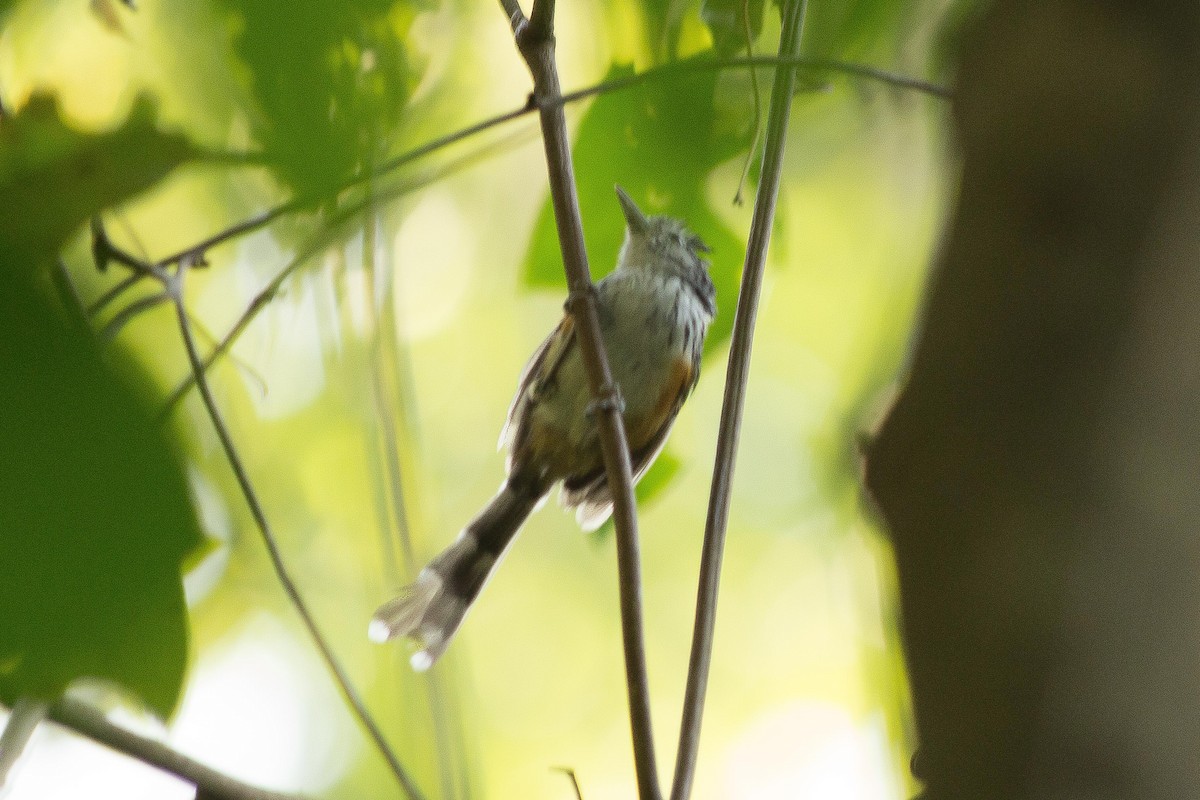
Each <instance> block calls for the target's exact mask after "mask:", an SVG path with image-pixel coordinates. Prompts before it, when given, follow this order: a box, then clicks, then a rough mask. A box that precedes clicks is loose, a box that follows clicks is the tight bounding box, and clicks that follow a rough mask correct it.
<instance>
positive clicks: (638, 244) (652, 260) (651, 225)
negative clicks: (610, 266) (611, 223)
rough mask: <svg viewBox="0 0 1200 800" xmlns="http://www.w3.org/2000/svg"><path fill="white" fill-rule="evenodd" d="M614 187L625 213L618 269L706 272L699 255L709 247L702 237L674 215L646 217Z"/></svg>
mask: <svg viewBox="0 0 1200 800" xmlns="http://www.w3.org/2000/svg"><path fill="white" fill-rule="evenodd" d="M616 189H617V199H618V200H620V201H621V211H623V212H624V214H625V243H624V244H623V245H621V257H620V260H619V262H618V263H619V266H620V267H621V268H624V269H651V270H663V271H665V272H685V273H686V272H689V271H691V270H695V269H700V270H705V271H707V269H708V261H707V260H705V259H704V258H703V257H702V254H704V253H707V252H709V248H708V245H706V244H705V243H704V240H703V239H701V238H700V237H699V236H697V235H696V234H694V233H692V232H691V231H690V230H688V227H687V226H686V225H684V224H683V222H682V221H681V220H678V219H675V218H674V217H660V216H654V217H650V216H646V215H645V214H643V213H642V210H641V209H640V208H638V207H637V204H636V203H634V202H633V198H631V197H630V196H629V195H628V193H626V191H625V190H624V189H622V188H621V187H620V186H618V187H616Z"/></svg>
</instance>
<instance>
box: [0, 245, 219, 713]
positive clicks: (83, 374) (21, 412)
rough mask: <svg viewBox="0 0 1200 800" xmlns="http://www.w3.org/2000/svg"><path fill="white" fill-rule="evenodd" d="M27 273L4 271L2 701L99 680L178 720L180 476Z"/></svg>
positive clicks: (130, 399) (182, 632)
mask: <svg viewBox="0 0 1200 800" xmlns="http://www.w3.org/2000/svg"><path fill="white" fill-rule="evenodd" d="M0 258H2V257H0ZM18 272H19V271H18V270H12V269H0V417H2V418H3V420H4V424H3V425H0V453H2V454H3V457H0V701H3V702H4V703H7V704H11V703H12V702H13V701H14V700H16V699H17V698H18V697H26V696H33V697H39V698H45V699H50V698H53V697H55V696H57V695H58V694H59V693H61V692H62V690H63V688H64V687H65V686H66V685H67V684H68V683H70V682H71V681H72V680H74V679H76V678H81V677H92V678H102V679H107V680H110V681H113V682H115V683H117V684H120V685H121V686H123V687H125V688H127V689H129V690H131V691H133V692H135V693H136V694H137V695H138V696H139V697H141V698H142V699H143V700H144V701H145V702H146V703H148V704H149V705H150V706H151V707H152V708H153V709H154V710H155V711H157V712H158V713H159V714H162V715H164V716H165V715H168V714H169V713H170V712H171V710H172V709H173V708H174V707H175V704H176V701H177V699H178V697H179V692H180V688H181V686H182V681H183V675H184V668H185V666H186V662H187V619H186V613H185V608H184V601H183V587H182V584H181V581H180V569H181V564H182V562H183V560H184V558H185V557H186V556H187V555H188V554H189V553H191V552H192V551H193V550H195V549H196V548H197V546H198V545H199V544H200V543H201V536H200V532H199V528H198V524H197V522H196V519H195V515H194V513H193V511H192V506H191V504H190V502H189V499H188V492H187V486H186V483H185V481H184V477H183V470H182V468H181V465H180V463H179V461H178V459H177V458H175V457H174V455H173V453H172V452H171V450H170V449H169V448H168V447H167V445H166V443H165V442H164V441H163V439H162V437H161V436H160V435H159V432H158V426H157V425H156V423H155V422H154V420H153V417H152V415H151V414H150V413H148V411H147V409H146V408H145V406H144V404H143V403H142V402H141V398H140V397H139V395H138V394H137V393H135V392H134V391H132V390H131V389H130V388H129V387H128V386H127V385H125V384H124V383H123V382H121V381H120V380H118V379H117V378H116V377H114V375H113V374H112V372H111V370H110V369H108V367H107V365H106V364H105V363H104V362H103V361H102V360H101V358H100V355H99V353H97V352H96V351H95V349H94V348H93V347H92V342H91V339H90V337H89V336H88V335H87V334H86V333H84V332H83V331H82V330H80V329H79V328H69V327H67V326H66V325H64V324H63V323H62V322H61V320H60V318H59V317H58V315H56V314H55V313H54V311H53V309H52V308H51V307H50V306H49V304H48V303H46V302H45V300H44V298H42V297H41V296H39V294H38V293H37V292H36V291H35V290H34V289H33V288H32V286H31V285H30V284H29V282H28V281H26V280H24V279H23V276H20V275H19V274H18Z"/></svg>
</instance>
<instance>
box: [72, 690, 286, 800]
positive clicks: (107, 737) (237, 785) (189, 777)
mask: <svg viewBox="0 0 1200 800" xmlns="http://www.w3.org/2000/svg"><path fill="white" fill-rule="evenodd" d="M50 719H51V720H53V721H54V722H57V723H58V724H59V725H62V726H63V727H65V728H68V729H70V730H72V731H74V732H75V733H78V734H80V735H81V736H85V737H87V738H88V739H91V740H92V741H94V742H98V743H99V744H102V745H104V746H105V747H107V748H109V749H111V750H115V751H117V752H118V753H121V754H123V755H127V756H130V757H131V758H136V759H137V760H138V761H141V762H143V763H145V764H149V765H150V766H152V767H156V768H158V769H160V770H162V771H163V772H169V773H170V774H172V775H174V776H175V777H177V778H180V779H181V780H185V781H187V782H188V783H190V784H192V785H194V786H195V787H196V790H197V793H204V794H207V795H208V796H209V797H214V798H221V800H299V796H298V795H294V794H285V793H282V792H273V791H270V790H267V789H260V788H258V787H257V786H251V785H249V784H246V783H242V782H241V781H239V780H236V779H234V778H231V777H229V776H228V775H225V774H224V773H221V772H217V771H216V770H215V769H213V768H212V767H208V766H205V765H204V764H201V763H200V762H198V761H195V760H193V759H191V758H188V757H187V756H185V755H183V754H182V753H180V752H178V751H177V750H173V749H171V748H170V747H168V746H167V745H165V744H163V743H162V742H158V741H155V740H154V739H148V738H146V737H145V736H139V735H138V734H136V733H131V732H130V731H127V730H125V729H124V728H122V727H120V726H119V725H114V724H112V723H111V722H109V721H108V719H106V718H105V716H104V714H102V713H101V712H100V711H98V710H97V709H95V708H92V707H91V706H89V705H87V704H86V703H81V702H80V701H78V700H74V699H72V698H70V697H64V698H62V699H61V700H59V701H58V702H57V703H55V704H54V705H53V706H51V707H50Z"/></svg>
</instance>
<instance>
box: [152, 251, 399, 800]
mask: <svg viewBox="0 0 1200 800" xmlns="http://www.w3.org/2000/svg"><path fill="white" fill-rule="evenodd" d="M186 274H187V265H186V264H181V265H180V268H179V270H178V272H177V273H176V274H175V275H174V276H173V277H171V278H169V279H168V280H167V281H166V288H167V292H168V293H169V294H170V297H171V300H172V302H173V304H174V306H175V314H176V317H177V318H178V321H179V332H180V334H181V336H182V338H183V346H184V349H185V350H186V351H187V357H188V363H189V364H190V365H191V369H192V373H193V375H194V376H195V379H196V388H197V390H198V391H199V392H200V397H201V399H202V400H203V401H204V406H205V408H206V409H207V410H208V415H209V418H210V419H211V420H212V424H213V428H214V429H215V430H216V432H217V437H218V438H219V439H220V440H221V447H222V449H223V450H224V451H225V457H226V459H228V461H229V465H230V467H231V468H232V469H233V473H234V477H235V478H236V479H237V482H238V486H239V487H240V488H241V490H242V494H243V496H244V497H245V498H246V504H247V505H248V506H249V507H250V513H251V515H252V516H253V517H254V521H255V523H256V524H257V526H258V530H259V533H261V534H262V539H263V543H264V544H265V545H266V548H267V554H268V555H269V556H270V558H271V566H272V567H273V568H274V570H275V576H276V578H277V579H278V580H279V584H280V585H281V586H282V587H283V591H284V593H285V594H287V596H288V599H289V600H290V601H291V604H292V606H293V607H294V608H295V609H296V612H297V613H298V614H299V615H300V619H301V621H302V622H303V623H304V627H305V628H306V629H307V630H308V633H309V636H310V637H311V638H312V640H313V642H314V644H315V645H316V647H317V650H318V651H319V652H320V654H321V657H322V659H324V661H325V664H326V666H328V668H329V671H330V672H331V673H332V674H333V677H334V680H335V681H336V682H337V685H338V688H339V689H340V690H341V692H342V695H343V696H344V697H345V698H346V702H347V703H348V704H349V705H350V708H351V709H352V711H353V712H354V715H355V716H356V717H357V718H358V721H359V723H360V724H361V725H362V726H363V728H364V729H365V730H366V732H367V735H368V736H369V737H370V738H371V740H372V741H373V742H374V744H375V747H376V749H377V750H378V751H379V753H380V755H382V756H383V758H384V760H385V761H387V764H388V766H389V767H390V768H391V771H392V773H393V774H394V775H395V776H396V780H397V781H398V782H399V784H400V786H401V788H403V790H404V792H405V793H406V794H407V795H408V796H409V797H410V798H412V800H421V798H422V797H423V795H422V794H421V792H420V790H419V789H418V788H417V786H416V784H415V783H414V782H413V780H412V778H411V777H410V776H409V774H408V771H407V770H406V769H405V768H404V766H403V765H402V764H401V763H400V760H399V758H397V756H396V754H395V752H393V750H392V748H391V746H390V745H389V744H388V743H387V740H386V739H385V738H384V736H383V732H382V731H381V730H380V729H379V726H378V725H377V724H376V722H375V720H374V718H373V717H372V716H371V714H370V712H369V711H368V710H367V707H366V705H365V704H364V703H363V701H362V698H361V697H359V695H358V691H357V690H356V689H355V688H354V685H353V684H352V683H351V682H350V677H349V675H347V674H346V671H345V669H344V668H343V667H342V665H341V663H340V662H339V661H338V658H337V656H336V655H335V654H334V652H333V649H332V648H331V647H330V646H329V642H328V640H327V639H326V638H325V636H324V634H323V633H322V632H321V629H320V628H319V627H318V626H317V621H316V619H315V618H314V617H313V615H312V612H311V611H310V610H309V608H308V604H307V602H305V600H304V598H303V596H302V595H301V594H300V590H299V589H298V588H297V586H296V584H295V582H294V581H293V580H292V576H291V574H290V573H289V572H288V569H287V566H286V564H284V561H283V554H282V552H281V551H280V549H279V545H278V543H277V542H276V540H275V534H274V533H273V532H272V530H271V525H270V523H269V522H268V521H267V515H266V512H265V511H264V510H263V506H262V503H261V502H260V501H259V499H258V493H257V492H256V491H255V489H254V485H253V484H252V483H251V481H250V476H249V473H248V472H247V471H246V467H245V465H244V464H243V463H242V459H241V455H240V454H239V453H238V451H237V447H236V446H235V445H234V443H233V437H232V436H231V435H230V433H229V429H228V428H227V427H226V425H225V420H224V418H223V417H222V416H221V411H220V409H218V408H217V402H216V399H215V398H214V397H213V394H212V389H211V388H210V387H209V385H208V377H207V376H206V375H205V374H204V362H203V361H202V360H201V359H200V351H199V350H198V349H197V347H196V341H195V337H194V336H193V335H192V325H191V320H190V319H189V318H188V313H187V308H186V307H185V306H184V302H183V277H184V276H185V275H186Z"/></svg>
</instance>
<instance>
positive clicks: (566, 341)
mask: <svg viewBox="0 0 1200 800" xmlns="http://www.w3.org/2000/svg"><path fill="white" fill-rule="evenodd" d="M574 347H575V320H574V318H573V317H572V316H571V315H570V314H566V315H564V316H563V318H562V321H561V322H559V323H558V327H556V328H555V329H554V330H553V331H551V332H550V335H549V336H547V337H546V339H545V341H543V342H542V343H541V344H540V345H539V346H538V349H537V350H536V351H534V353H533V355H532V356H531V357H530V359H529V363H527V364H526V365H525V369H523V370H522V371H521V377H520V378H519V379H518V380H517V393H516V394H515V395H514V396H513V399H512V403H511V404H510V405H509V407H508V417H507V418H506V419H505V421H504V427H503V428H502V429H501V430H500V441H499V444H498V447H504V446H505V444H507V445H508V446H509V449H510V452H511V450H512V444H513V439H514V438H515V436H516V435H517V429H518V428H519V427H520V424H521V420H522V419H523V418H524V416H525V410H526V408H527V407H528V405H529V401H530V399H531V398H533V397H535V396H536V395H537V394H538V393H539V391H540V390H541V387H545V386H547V385H548V384H550V383H552V382H553V381H554V378H555V375H556V374H557V372H558V368H559V367H560V366H562V363H563V361H564V360H565V359H566V357H567V355H568V354H569V353H570V352H571V350H572V349H573V348H574ZM531 390H532V391H531Z"/></svg>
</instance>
